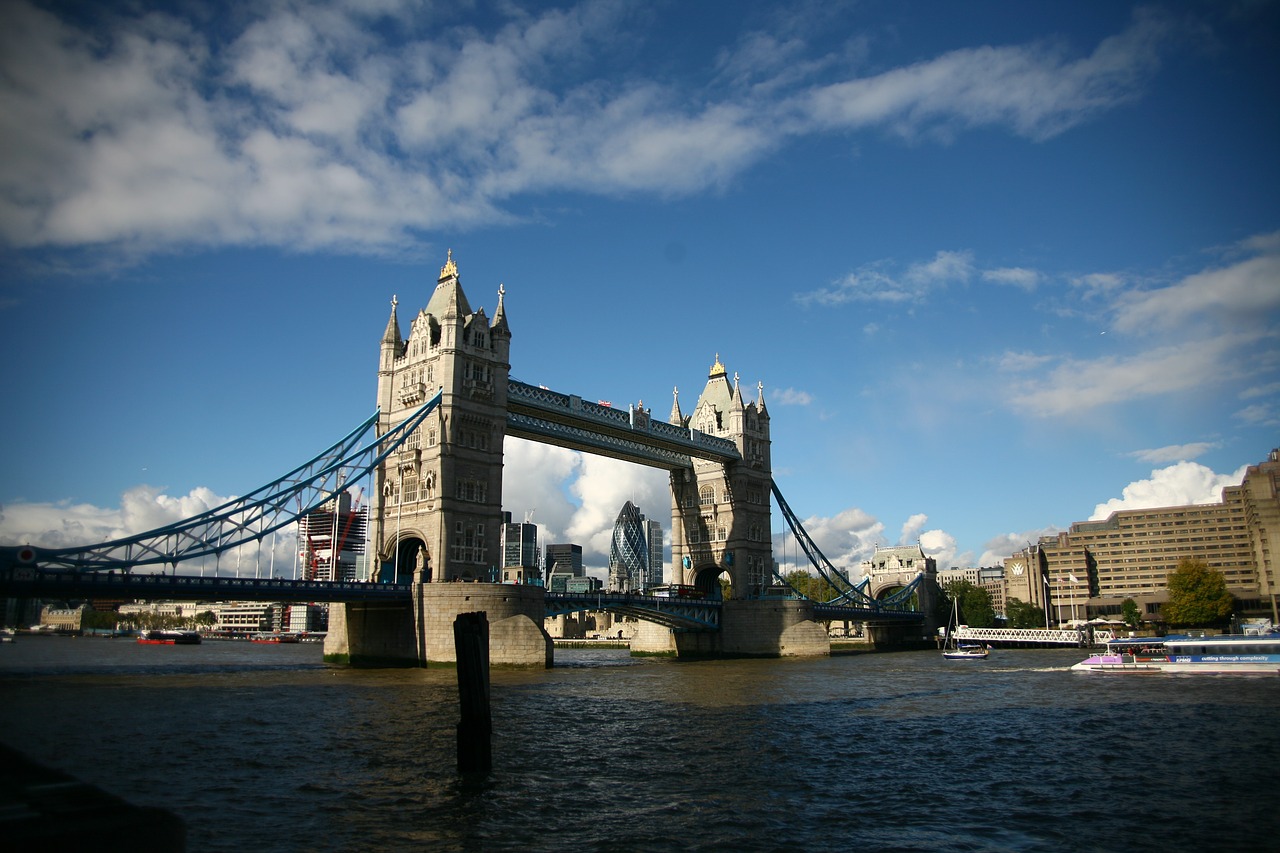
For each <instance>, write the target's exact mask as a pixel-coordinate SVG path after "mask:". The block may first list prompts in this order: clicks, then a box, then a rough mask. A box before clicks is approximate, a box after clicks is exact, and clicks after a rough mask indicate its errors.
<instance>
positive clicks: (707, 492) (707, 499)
mask: <svg viewBox="0 0 1280 853" xmlns="http://www.w3.org/2000/svg"><path fill="white" fill-rule="evenodd" d="M698 500H699V503H701V504H702V505H703V506H715V505H716V490H715V489H714V488H712V487H711V486H703V487H702V489H701V490H700V491H699V492H698Z"/></svg>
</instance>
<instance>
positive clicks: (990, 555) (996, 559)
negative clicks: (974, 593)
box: [977, 526, 1061, 566]
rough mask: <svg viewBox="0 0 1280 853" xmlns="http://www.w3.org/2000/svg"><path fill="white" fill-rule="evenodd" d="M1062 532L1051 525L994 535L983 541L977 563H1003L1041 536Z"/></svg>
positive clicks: (981, 564) (1038, 539)
mask: <svg viewBox="0 0 1280 853" xmlns="http://www.w3.org/2000/svg"><path fill="white" fill-rule="evenodd" d="M1060 532H1061V531H1060V530H1058V528H1056V527H1053V526H1049V527H1038V528H1035V529H1033V530H1024V531H1022V532H1020V533H1001V534H999V535H996V536H993V537H991V538H990V539H988V540H987V541H986V542H985V543H983V551H982V556H980V557H979V558H978V562H977V565H979V566H999V565H1002V564H1003V563H1004V558H1005V557H1010V556H1012V555H1014V554H1016V553H1017V552H1019V551H1022V550H1024V549H1025V548H1026V547H1027V546H1028V545H1034V544H1035V543H1037V542H1039V541H1040V537H1041V536H1056V535H1057V534H1058V533H1060Z"/></svg>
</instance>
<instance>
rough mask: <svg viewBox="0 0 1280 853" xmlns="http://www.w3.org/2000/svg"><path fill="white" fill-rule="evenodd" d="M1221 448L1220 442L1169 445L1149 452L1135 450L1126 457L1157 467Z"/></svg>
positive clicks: (1154, 448) (1193, 457) (1187, 459)
mask: <svg viewBox="0 0 1280 853" xmlns="http://www.w3.org/2000/svg"><path fill="white" fill-rule="evenodd" d="M1221 446H1222V444H1221V442H1217V441H1197V442H1193V443H1191V444H1171V445H1169V446H1167V447H1153V448H1151V449H1149V450H1135V451H1133V452H1132V453H1130V454H1128V455H1129V456H1132V457H1133V458H1134V459H1137V460H1138V461H1140V462H1150V463H1152V464H1154V465H1159V464H1161V463H1164V462H1182V461H1189V460H1192V459H1195V458H1196V457H1197V456H1202V455H1204V454H1205V453H1208V452H1209V451H1210V450H1213V449H1214V448H1217V447H1221Z"/></svg>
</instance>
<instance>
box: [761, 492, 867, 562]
mask: <svg viewBox="0 0 1280 853" xmlns="http://www.w3.org/2000/svg"><path fill="white" fill-rule="evenodd" d="M801 524H802V525H803V526H804V529H805V531H806V532H807V533H808V534H809V537H810V538H811V539H813V541H814V542H815V543H816V544H817V546H818V548H819V549H820V550H821V551H822V553H823V555H824V556H825V557H826V558H827V559H828V560H829V561H830V562H831V564H832V565H834V566H835V567H836V568H838V569H840V570H841V571H842V572H844V573H845V575H846V576H849V577H853V576H855V575H857V574H858V566H859V564H860V563H861V562H862V561H863V560H866V559H870V557H871V555H872V554H873V553H875V549H876V546H877V545H883V544H884V542H885V539H884V524H882V523H881V522H880V521H879V520H878V519H876V518H875V516H873V515H870V514H868V513H866V512H865V511H863V510H861V509H859V508H858V507H849V508H848V509H845V510H842V511H841V512H839V513H837V514H835V515H833V516H829V517H823V516H812V517H810V518H806V519H804V520H803V521H802V522H801ZM773 552H774V556H775V558H776V559H777V560H778V562H779V564H781V566H782V571H783V573H784V574H785V573H786V571H788V567H796V566H797V564H798V567H799V568H800V570H801V571H809V570H810V568H811V567H810V565H809V563H808V560H807V558H806V557H805V556H804V553H803V551H801V550H800V549H799V547H798V546H797V545H796V543H795V541H794V540H793V539H792V538H791V534H790V533H788V534H786V535H785V536H775V537H774V543H773Z"/></svg>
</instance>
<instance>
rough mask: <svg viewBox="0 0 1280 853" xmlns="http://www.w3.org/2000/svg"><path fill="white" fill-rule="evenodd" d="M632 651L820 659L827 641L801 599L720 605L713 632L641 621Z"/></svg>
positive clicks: (827, 651) (825, 652)
mask: <svg viewBox="0 0 1280 853" xmlns="http://www.w3.org/2000/svg"><path fill="white" fill-rule="evenodd" d="M631 651H632V652H633V653H635V654H648V655H672V656H675V657H711V656H727V657H771V658H777V657H822V656H826V655H829V654H831V639H830V638H829V637H828V636H827V631H826V629H825V628H824V627H823V626H822V623H820V622H817V621H815V620H814V618H813V607H812V605H811V604H810V603H809V602H807V601H742V600H731V601H726V602H725V603H724V611H723V612H722V614H721V617H720V630H719V631H681V630H672V629H670V628H664V627H662V626H660V625H654V624H652V623H648V622H641V623H640V625H639V628H638V630H637V632H636V636H635V637H634V638H633V639H632V641H631Z"/></svg>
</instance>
